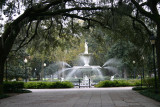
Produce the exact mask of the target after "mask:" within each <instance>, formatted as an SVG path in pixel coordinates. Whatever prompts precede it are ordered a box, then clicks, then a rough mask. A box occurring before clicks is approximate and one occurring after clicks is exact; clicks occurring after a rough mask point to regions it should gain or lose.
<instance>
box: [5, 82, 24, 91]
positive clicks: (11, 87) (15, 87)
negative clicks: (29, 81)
mask: <svg viewBox="0 0 160 107" xmlns="http://www.w3.org/2000/svg"><path fill="white" fill-rule="evenodd" d="M23 88H24V82H16V81H14V82H4V83H3V89H4V92H17V91H19V90H22V89H23Z"/></svg>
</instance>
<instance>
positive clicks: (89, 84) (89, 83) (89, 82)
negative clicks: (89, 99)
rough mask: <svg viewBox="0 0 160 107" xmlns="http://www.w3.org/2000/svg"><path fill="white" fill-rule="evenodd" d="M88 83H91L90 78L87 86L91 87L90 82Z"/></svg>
mask: <svg viewBox="0 0 160 107" xmlns="http://www.w3.org/2000/svg"><path fill="white" fill-rule="evenodd" d="M90 83H91V80H90V79H89V88H90V87H91V84H90Z"/></svg>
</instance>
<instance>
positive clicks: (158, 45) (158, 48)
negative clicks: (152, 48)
mask: <svg viewBox="0 0 160 107" xmlns="http://www.w3.org/2000/svg"><path fill="white" fill-rule="evenodd" d="M156 54H157V69H158V70H157V71H158V87H160V25H159V26H157V39H156Z"/></svg>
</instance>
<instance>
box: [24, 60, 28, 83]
mask: <svg viewBox="0 0 160 107" xmlns="http://www.w3.org/2000/svg"><path fill="white" fill-rule="evenodd" d="M27 62H28V60H27V58H25V59H24V63H25V65H24V67H25V82H27V69H26V64H27Z"/></svg>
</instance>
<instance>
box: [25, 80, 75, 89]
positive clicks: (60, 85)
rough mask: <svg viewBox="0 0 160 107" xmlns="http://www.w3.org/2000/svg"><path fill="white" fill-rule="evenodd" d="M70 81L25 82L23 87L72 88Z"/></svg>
mask: <svg viewBox="0 0 160 107" xmlns="http://www.w3.org/2000/svg"><path fill="white" fill-rule="evenodd" d="M72 87H73V84H72V83H71V82H59V81H58V82H27V83H25V88H28V89H42V88H43V89H44V88H72Z"/></svg>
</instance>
